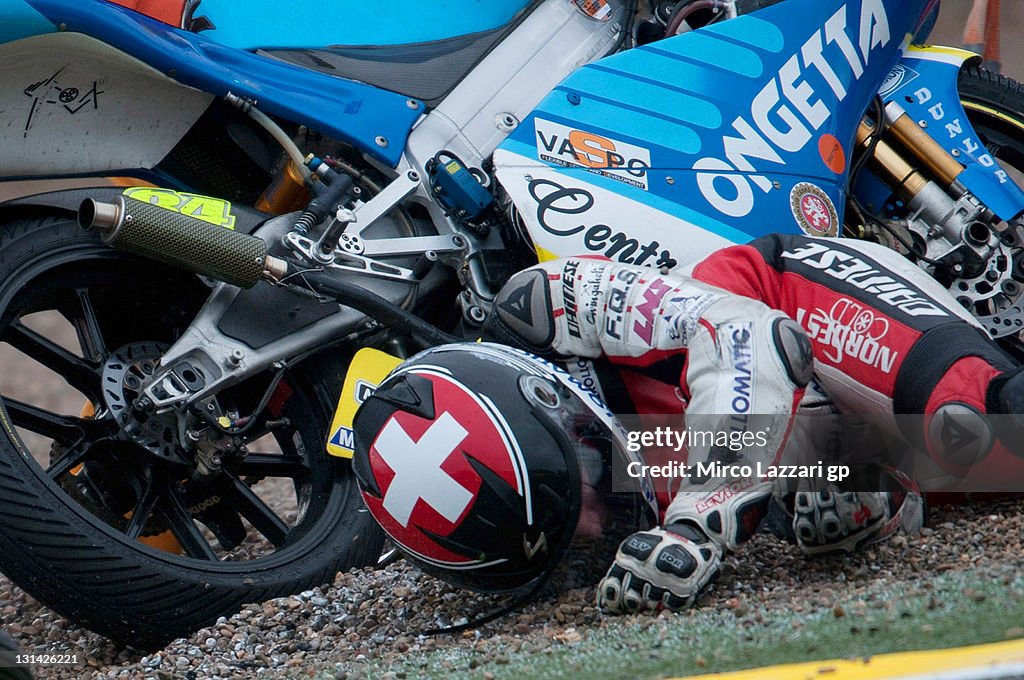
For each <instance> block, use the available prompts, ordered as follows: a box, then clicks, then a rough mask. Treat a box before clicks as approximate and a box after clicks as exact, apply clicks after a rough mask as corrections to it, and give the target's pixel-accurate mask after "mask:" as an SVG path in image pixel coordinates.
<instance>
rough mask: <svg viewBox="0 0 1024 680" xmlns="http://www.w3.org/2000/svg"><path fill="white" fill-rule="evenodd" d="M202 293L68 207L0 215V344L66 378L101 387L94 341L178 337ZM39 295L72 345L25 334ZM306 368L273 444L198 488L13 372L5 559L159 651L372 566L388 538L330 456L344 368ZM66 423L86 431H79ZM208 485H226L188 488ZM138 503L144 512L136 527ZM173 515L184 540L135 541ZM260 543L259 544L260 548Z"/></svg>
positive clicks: (48, 599) (2, 440) (6, 431)
mask: <svg viewBox="0 0 1024 680" xmlns="http://www.w3.org/2000/svg"><path fill="white" fill-rule="evenodd" d="M82 291H85V293H84V294H83V293H82ZM207 293H208V290H207V289H205V287H204V286H202V285H201V283H199V282H198V280H197V279H196V278H195V277H193V276H190V275H187V274H184V273H182V272H179V271H177V270H172V269H169V268H165V267H163V266H161V265H156V264H154V263H152V262H148V261H141V260H139V259H136V258H133V257H130V256H126V255H124V254H121V253H117V252H115V251H113V250H111V249H109V248H107V247H106V246H103V245H102V244H100V243H99V241H98V240H97V239H96V238H95V237H94V236H93V235H91V234H88V233H86V232H84V231H82V230H81V229H79V228H78V227H77V225H76V224H75V223H74V222H73V221H72V220H71V219H69V218H67V217H47V218H39V219H33V220H23V221H18V222H10V223H7V224H3V225H0V342H3V343H6V346H7V349H6V350H5V351H12V348H13V349H15V350H18V351H19V352H20V353H21V354H22V355H24V356H27V357H29V358H32V359H34V360H36V361H37V362H38V363H41V364H43V365H44V366H45V365H47V364H48V363H49V365H51V367H53V366H55V367H56V372H57V373H60V374H62V375H63V376H64V377H65V378H68V384H64V385H62V387H63V388H65V389H68V390H70V389H71V388H70V387H69V385H74V386H75V387H76V390H77V392H78V393H81V394H85V393H86V392H89V391H90V390H91V389H93V388H92V384H91V383H90V380H91V378H90V377H89V372H88V371H89V369H90V368H91V370H93V372H96V373H98V372H99V371H100V370H101V369H100V368H99V367H100V366H101V365H102V361H101V356H100V355H97V354H96V352H95V347H97V346H98V347H99V348H100V349H101V350H102V351H104V352H107V356H110V352H112V351H113V349H114V348H116V347H120V346H122V345H126V344H127V343H134V342H146V343H163V344H164V345H166V344H168V343H170V342H171V341H173V340H174V338H175V337H176V336H177V335H178V334H180V332H181V331H182V330H183V329H184V328H185V326H187V324H188V323H189V321H190V319H191V317H192V316H193V315H194V314H195V312H196V311H197V310H198V308H199V305H201V303H202V302H203V300H204V299H205V297H206V294H207ZM75 305H78V307H75ZM46 309H54V310H58V313H60V314H61V315H62V316H63V317H64V318H67V319H68V320H71V321H73V322H77V324H78V325H77V326H76V328H77V329H78V331H77V333H72V337H75V336H76V335H77V337H78V339H79V343H78V348H79V349H78V350H70V349H69V350H67V351H65V352H61V350H60V348H59V347H55V346H53V345H45V343H44V344H42V345H41V344H40V342H39V336H38V335H37V333H38V331H32V330H29V331H26V330H25V328H26V327H27V326H29V324H31V323H37V322H34V321H32V319H27V315H28V314H30V313H34V312H37V311H40V310H46ZM75 309H78V312H75ZM89 310H91V311H89ZM49 313H50V314H51V315H52V314H53V312H49ZM76 313H79V314H80V317H81V318H78V317H76V316H75V315H76ZM38 318H40V317H33V319H38ZM26 319H27V320H26ZM58 321H59V319H58ZM97 329H98V331H97ZM65 346H67V343H66V341H65ZM90 347H92V348H93V349H90ZM5 365H6V366H11V364H5ZM305 365H307V366H309V367H308V368H306V369H303V368H302V366H300V367H298V368H296V369H293V370H290V371H289V373H288V374H286V377H285V378H284V381H283V382H284V384H286V385H287V386H288V390H287V393H288V396H285V397H284V401H283V402H282V403H281V404H279V405H278V406H277V408H278V412H279V413H281V412H283V413H284V414H285V417H284V418H280V419H278V420H279V421H285V424H284V425H280V424H276V425H271V426H267V427H268V428H269V427H274V428H279V429H276V430H275V431H274V432H275V434H274V437H275V438H276V440H277V443H278V444H279V448H280V453H276V454H255V453H253V454H250V456H248V457H246V458H244V459H242V460H240V461H237V465H236V466H235V467H231V468H230V470H231V475H233V476H231V477H228V476H227V474H225V475H224V476H223V477H222V478H218V479H223V481H222V482H217V484H222V485H221V486H208V487H207V486H196V483H195V482H193V481H192V479H191V478H190V477H189V473H188V470H183V469H182V467H181V466H180V465H178V466H177V467H175V466H174V465H172V464H169V463H166V462H165V461H162V460H160V459H159V458H157V457H154V456H152V455H146V454H147V452H146V451H145V449H142V448H141V447H138V446H137V445H136V444H133V443H130V442H129V443H125V442H123V441H116V440H114V439H113V438H112V437H113V436H116V435H115V434H111V433H112V432H113V429H116V430H119V429H120V428H118V427H117V425H116V422H115V421H113V420H112V419H111V420H109V422H108V420H105V418H107V417H108V415H107V414H104V412H103V409H102V407H101V409H100V411H99V412H97V413H96V414H95V415H94V416H92V417H89V416H84V415H83V414H80V413H77V412H75V413H72V414H67V413H66V412H65V413H64V414H56V415H55V414H54V413H52V412H50V411H49V410H44V409H43V408H42V407H39V406H38V405H37V406H35V407H29V406H26V405H25V404H24V402H23V401H22V402H19V401H17V400H15V399H14V398H13V397H9V396H8V395H7V394H6V392H7V391H9V390H14V389H15V388H14V387H11V386H9V385H5V386H4V392H5V393H4V394H3V395H0V403H2V405H3V408H2V410H0V418H2V420H0V571H2V572H3V573H4V574H5V575H7V576H8V577H9V578H10V579H11V580H12V581H14V582H15V583H17V584H18V585H19V586H20V587H22V588H23V589H24V590H26V591H27V592H29V593H30V594H32V595H33V596H34V597H35V598H37V599H38V600H40V601H42V602H44V603H45V604H47V605H48V606H50V607H51V608H53V609H54V610H56V611H58V612H60V613H61V614H63V615H64V616H66V617H67V618H69V619H71V620H72V621H74V622H76V623H78V624H80V625H82V626H84V627H86V628H89V629H91V630H93V631H96V632H98V633H100V634H102V635H105V636H107V637H110V638H113V639H115V640H117V641H119V642H121V643H124V644H129V645H131V646H133V647H136V648H139V649H152V648H155V647H158V646H160V645H162V644H163V643H165V642H167V641H169V640H171V639H174V638H177V637H182V636H186V635H188V634H189V633H191V632H193V631H195V630H197V629H198V628H201V627H203V626H204V625H208V624H211V623H213V622H214V621H215V620H216V619H217V617H219V616H224V615H230V614H231V613H233V612H235V611H238V610H239V608H240V607H241V605H242V604H244V603H247V602H259V601H262V600H266V599H269V598H272V597H278V596H282V595H287V594H292V593H296V592H301V591H303V590H307V589H310V588H312V587H315V586H318V585H322V584H325V583H329V582H331V581H332V580H333V577H334V575H335V574H336V573H337V572H338V571H339V570H345V569H348V568H350V567H353V566H365V565H372V564H374V563H375V562H376V560H377V557H378V556H379V554H380V551H381V547H382V544H383V536H382V534H381V532H380V531H379V529H378V528H377V527H376V525H375V524H374V523H373V521H372V518H371V517H370V515H369V514H368V513H367V512H365V510H364V508H363V505H362V502H361V499H360V496H359V493H358V488H357V486H356V484H355V481H354V477H353V475H352V474H351V467H350V465H349V464H348V462H347V461H342V460H339V459H335V458H331V457H329V456H327V454H326V452H325V451H324V446H323V441H324V439H323V438H324V434H325V432H326V429H327V427H328V425H329V417H330V414H331V412H332V410H333V402H334V400H336V398H337V380H338V373H339V371H338V370H335V369H336V368H337V367H326V366H325V364H324V363H323V362H318V363H316V364H315V365H313V366H310V362H305ZM62 368H67V369H68V370H64V371H62V370H61V369H62ZM68 376H70V377H68ZM0 377H2V376H0ZM96 380H97V383H96V388H97V389H98V388H99V383H98V380H99V378H96ZM267 382H269V381H267ZM263 387H266V383H264V384H263ZM19 389H20V388H19ZM282 394H284V393H282ZM259 396H260V393H257V394H256V398H257V399H258V398H259ZM71 401H74V400H71ZM90 401H92V402H93V403H97V402H99V403H101V404H102V403H103V402H102V401H101V400H100V399H99V398H97V399H96V400H95V401H94V400H92V399H90ZM77 403H78V404H81V403H82V400H81V398H80V397H77ZM50 408H52V407H50V406H49V405H48V406H47V407H46V409H50ZM266 410H267V411H270V410H271V409H270V408H268V409H266ZM282 410H283V411H282ZM275 417H276V416H275ZM289 417H290V419H289ZM60 419H63V420H60ZM69 423H70V424H71V425H73V426H74V427H76V428H78V429H77V430H75V431H74V432H72V431H71V430H69V429H68V428H67V426H68V424H69ZM289 423H290V424H289ZM261 427H262V425H261ZM112 428H113V429H112ZM26 431H30V432H34V433H37V435H41V437H40V436H36V437H35V439H36V440H38V439H42V441H44V442H45V441H46V440H47V439H48V440H50V443H49V448H48V449H46V450H40V444H39V443H38V442H37V443H36V445H35V448H34V450H33V448H32V447H31V446H30V445H29V444H28V443H26V441H27V440H32V436H31V435H28V434H26V435H25V436H22V434H24V433H25V432H26ZM254 431H257V432H262V431H263V430H261V429H260V428H259V427H258V428H255V430H254ZM266 431H268V432H269V429H268V430H266ZM97 433H105V434H103V435H102V436H101V434H97ZM76 437H78V438H79V439H78V443H77V444H76V443H75V442H74V441H72V440H74V439H75V438H76ZM261 441H264V440H261ZM82 442H85V443H82ZM132 447H136V448H135V449H133V448H132ZM72 454H73V455H72ZM254 456H255V457H254ZM275 456H276V458H275ZM38 460H43V461H44V462H43V464H40V463H39V462H37V461H38ZM80 464H84V466H82V465H80ZM228 468H229V466H228V465H227V464H225V470H227V469H228ZM82 473H85V474H84V476H83V474H82ZM266 477H281V478H282V479H283V482H282V484H283V486H279V487H277V488H279V489H280V488H283V489H285V491H286V494H285V495H286V496H290V495H291V492H292V491H294V495H295V499H294V503H295V508H296V509H295V510H294V511H292V514H293V515H294V517H292V519H293V520H294V521H293V522H291V523H289V522H287V521H285V520H284V519H283V518H282V516H278V514H275V513H277V512H278V510H276V509H275V507H271V506H270V505H268V501H264V500H263V499H262V498H261V497H260V495H259V494H260V489H261V488H263V487H264V485H266V484H268V483H266V482H265V483H264V484H263V485H261V484H260V483H259V480H260V479H262V478H266ZM196 494H207V495H205V496H203V495H199V496H197V495H196ZM147 495H150V496H153V497H155V498H156V500H155V501H154V503H152V504H150V505H151V506H152V508H153V510H152V511H149V510H147V509H146V508H147V504H146V502H144V500H145V498H144V497H145V496H147ZM215 495H216V496H218V498H219V496H220V495H223V496H224V498H219V500H217V501H212V504H207V503H206V502H204V503H203V504H200V503H197V502H196V499H197V498H205V500H206V501H211V500H212V498H213V497H214V496H215ZM253 496H255V497H257V498H258V499H259V503H262V504H263V505H262V507H260V506H259V505H258V504H257V503H256V502H255V501H252V500H251V498H252V497H253ZM246 498H249V499H250V500H248V501H247V500H245V499H246ZM175 507H177V508H178V510H175ZM125 508H130V509H131V510H130V512H129V513H125V512H124V510H125ZM211 508H212V509H211ZM239 508H242V509H239ZM266 509H269V511H270V513H271V514H273V517H277V519H278V520H280V522H281V524H275V523H274V521H273V517H271V515H270V514H267V510H266ZM197 513H198V514H197ZM203 513H206V514H203ZM210 513H215V514H210ZM232 513H234V514H235V518H234V519H232ZM134 514H139V515H141V516H142V517H144V518H145V521H143V522H137V523H134V526H133V523H132V522H131V521H130V519H129V518H130V517H132V516H134ZM288 516H289V517H291V515H288ZM197 518H198V519H197ZM210 518H213V519H210ZM242 518H245V520H246V521H247V522H249V524H248V526H245V525H243V523H242V521H241V519H242ZM200 521H201V522H203V523H205V524H202V525H201V524H200V523H199V522H200ZM217 522H220V524H216V523H217ZM235 522H237V527H239V528H243V529H244V530H245V531H246V532H247V534H246V538H245V540H246V542H245V543H244V544H242V546H241V547H240V548H238V549H236V550H235V552H234V553H232V554H231V555H229V557H230V558H231V559H233V560H235V561H225V560H224V559H222V558H223V557H224V552H225V551H224V549H223V545H222V542H221V541H220V540H218V541H214V540H213V539H212V535H213V533H216V532H212V533H211V529H210V527H211V523H213V525H216V526H220V527H224V526H228V525H230V526H231V527H235ZM204 526H205V528H206V533H205V534H204V533H203V529H204ZM190 527H191V528H190ZM254 527H260V529H259V530H257V529H256V528H254ZM168 528H170V530H171V535H173V536H174V538H175V539H177V542H178V543H179V544H181V545H183V546H185V548H184V549H185V554H183V555H179V554H172V553H170V552H164V551H161V550H157V549H155V548H153V547H150V546H149V545H145V544H143V543H142V542H140V540H138V539H137V538H134V537H133V536H136V535H138V534H139V533H146V532H147V530H148V532H149V533H154V532H159V531H161V530H166V529H168ZM222 531H223V529H222ZM126 532H130V535H129V533H126ZM261 532H263V533H261ZM217 535H218V536H220V534H217ZM197 536H199V538H197ZM198 540H206V548H208V549H209V551H210V553H212V558H211V557H210V555H207V556H206V558H203V557H202V556H203V555H204V554H206V553H205V549H204V548H203V547H202V545H200V544H199V543H198V542H197V541H198ZM250 545H252V546H255V547H252V548H251V549H250ZM218 546H219V547H220V548H221V550H220V552H218V550H217V548H218ZM261 546H262V547H266V548H267V550H266V554H257V553H256V552H255V551H256V550H257V549H258V548H260V547H261ZM246 550H248V551H249V552H242V553H241V556H239V551H246Z"/></svg>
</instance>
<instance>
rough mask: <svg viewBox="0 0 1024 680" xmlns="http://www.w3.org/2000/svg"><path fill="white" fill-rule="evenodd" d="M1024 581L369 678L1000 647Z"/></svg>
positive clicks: (626, 632)
mask: <svg viewBox="0 0 1024 680" xmlns="http://www.w3.org/2000/svg"><path fill="white" fill-rule="evenodd" d="M1022 579H1024V577H1017V576H1016V573H1015V572H1012V571H1007V572H1006V576H1005V577H1004V578H993V576H992V574H991V572H987V573H986V574H985V577H984V578H982V577H980V576H979V575H978V574H976V573H974V572H972V571H966V572H955V573H947V574H944V575H943V576H941V577H938V578H935V579H933V580H932V581H931V582H930V586H931V587H930V589H927V588H926V587H923V586H922V584H921V583H903V582H901V583H898V584H895V585H887V584H885V583H876V584H874V585H873V586H871V587H870V588H869V589H868V590H867V591H866V593H865V594H863V595H861V596H859V597H852V596H846V595H843V594H839V595H838V596H837V597H838V603H839V605H840V607H841V611H839V613H840V614H842V615H841V616H837V615H836V614H837V610H836V609H834V608H833V607H831V606H829V607H827V608H819V609H815V610H813V611H804V612H802V613H795V612H792V611H788V610H786V609H785V608H784V606H782V605H781V604H780V605H779V606H771V605H769V606H767V607H763V608H759V609H751V610H750V611H747V612H745V613H744V615H743V616H742V617H737V616H736V615H735V614H734V613H733V612H732V611H717V610H716V611H709V610H703V611H694V612H688V613H686V614H681V615H677V616H670V617H665V618H657V619H646V620H641V622H640V623H634V624H625V623H622V622H621V621H617V620H615V619H610V620H609V623H608V625H607V626H605V627H602V628H598V629H594V630H590V631H580V632H581V633H582V634H583V639H582V640H581V641H580V642H578V643H576V644H571V645H567V644H562V643H559V642H555V643H553V644H552V645H551V646H550V647H548V648H546V649H545V650H543V651H541V652H539V653H533V654H527V653H524V652H518V653H512V654H506V655H505V656H504V657H501V660H500V662H498V661H487V662H485V661H484V654H483V653H482V652H476V651H473V650H470V649H464V648H448V649H439V650H436V651H433V652H431V653H426V654H425V653H410V654H408V655H406V656H405V657H404V658H403V659H402V661H401V662H400V663H398V664H394V665H391V666H387V667H385V666H384V665H382V664H371V665H370V666H369V667H365V668H361V669H360V670H364V671H365V672H366V673H367V677H369V678H379V677H381V676H382V675H383V674H384V673H386V672H388V671H391V672H394V673H397V674H404V675H405V676H406V677H408V678H421V677H423V678H450V677H474V678H482V677H483V675H484V673H491V674H493V675H494V676H495V678H497V679H502V678H531V679H533V678H537V679H543V678H580V677H582V678H585V680H610V679H613V678H614V679H618V678H629V679H631V680H632V679H640V678H657V677H674V676H686V675H696V674H701V673H712V672H721V671H729V670H737V669H744V668H754V667H758V666H766V665H773V664H779V663H792V662H800V661H811V660H820V659H831V658H853V657H861V656H870V655H875V654H882V653H886V652H895V651H906V650H918V649H940V648H945V647H954V646H961V645H968V644H979V643H984V642H997V641H1002V640H1005V639H1006V638H1007V637H1008V634H1009V636H1014V635H1016V636H1021V637H1024V631H1021V630H1020V629H1019V628H1016V627H1017V626H1020V625H1024V580H1022ZM645 624H646V625H645ZM1015 628H1016V630H1015ZM474 660H475V661H476V663H473V662H474ZM333 673H334V671H333V670H332V671H330V674H331V675H333ZM327 677H330V676H327ZM389 677H392V676H389ZM399 677H401V675H399Z"/></svg>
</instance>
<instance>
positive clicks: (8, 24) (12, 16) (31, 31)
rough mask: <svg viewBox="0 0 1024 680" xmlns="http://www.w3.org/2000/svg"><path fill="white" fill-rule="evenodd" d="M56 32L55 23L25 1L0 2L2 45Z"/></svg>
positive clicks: (9, 0)
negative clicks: (31, 36)
mask: <svg viewBox="0 0 1024 680" xmlns="http://www.w3.org/2000/svg"><path fill="white" fill-rule="evenodd" d="M54 30H56V27H55V26H54V25H53V22H51V21H48V20H47V19H46V17H44V16H43V15H42V14H40V13H39V12H37V11H36V10H34V9H32V7H30V6H29V4H28V3H27V2H25V1H24V0H0V43H8V42H11V41H13V40H19V39H21V38H27V37H29V36H30V35H39V34H40V33H52V32H53V31H54Z"/></svg>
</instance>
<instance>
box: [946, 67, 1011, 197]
mask: <svg viewBox="0 0 1024 680" xmlns="http://www.w3.org/2000/svg"><path fill="white" fill-rule="evenodd" d="M959 86H960V99H961V101H962V102H963V105H964V109H965V110H966V111H967V117H968V119H969V120H970V121H971V124H972V125H973V126H974V129H975V130H976V131H977V133H978V135H979V136H980V137H981V140H982V141H983V142H984V143H985V146H986V147H987V148H988V150H989V153H991V154H992V155H993V156H995V157H996V158H998V159H999V161H1000V162H1001V163H1002V165H1003V166H1004V167H1006V168H1007V170H1009V171H1010V174H1011V176H1012V177H1013V179H1014V181H1016V182H1018V183H1021V182H1022V181H1024V86H1022V85H1021V84H1020V83H1018V82H1017V81H1015V80H1013V79H1012V78H1007V77H1006V76H1002V75H999V74H998V73H993V72H991V71H987V70H985V69H982V68H977V67H974V66H971V67H968V68H965V69H964V70H963V71H961V73H960V85H959Z"/></svg>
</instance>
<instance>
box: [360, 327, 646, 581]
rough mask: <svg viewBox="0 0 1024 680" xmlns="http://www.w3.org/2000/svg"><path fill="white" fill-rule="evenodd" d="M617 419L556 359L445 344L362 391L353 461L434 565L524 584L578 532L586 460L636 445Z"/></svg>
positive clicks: (541, 573)
mask: <svg viewBox="0 0 1024 680" xmlns="http://www.w3.org/2000/svg"><path fill="white" fill-rule="evenodd" d="M617 422H618V421H617V420H616V419H615V418H614V416H612V415H611V414H610V413H609V412H608V410H607V408H606V407H605V406H604V404H603V402H601V400H600V398H599V397H598V396H597V395H596V394H594V393H593V392H589V391H587V390H586V389H584V388H583V386H582V384H580V383H579V382H578V381H575V380H574V379H573V378H572V377H571V376H570V375H569V374H568V373H567V372H565V371H564V370H562V369H561V368H559V367H557V366H555V365H554V364H551V363H549V362H547V361H545V360H543V359H540V358H538V357H536V356H533V355H531V354H529V353H526V352H522V351H520V350H517V349H513V348H510V347H505V346H502V345H495V344H490V343H459V344H452V345H443V346H440V347H435V348H432V349H429V350H427V351H425V352H422V353H420V354H418V355H416V356H414V357H412V358H411V359H409V360H407V361H406V362H404V363H403V364H402V365H401V366H399V367H398V368H397V369H395V370H394V371H393V372H392V373H391V374H390V375H389V376H388V377H387V378H386V379H385V380H384V382H383V383H382V384H381V385H380V387H378V388H377V389H376V390H375V392H374V393H373V394H372V396H370V397H368V398H367V399H366V401H364V402H363V404H362V406H361V407H360V408H359V411H358V412H357V413H356V416H355V422H354V427H353V429H354V435H355V455H354V457H353V469H354V471H355V475H356V479H357V481H358V484H359V488H360V491H361V493H362V496H363V500H364V502H365V503H366V506H367V508H368V509H369V511H370V513H371V514H372V515H373V517H374V519H376V521H377V523H378V524H380V526H381V527H382V528H383V529H384V531H385V532H386V533H387V534H388V536H390V537H391V539H392V540H393V541H394V542H395V543H396V544H397V545H398V546H399V547H400V548H401V550H402V551H403V552H404V553H405V554H406V557H407V559H409V560H410V561H412V562H413V563H414V564H416V565H417V566H418V567H419V568H421V569H422V570H423V571H425V572H427V573H429V574H432V575H434V576H436V577H438V578H440V579H441V580H443V581H446V582H447V583H450V584H452V585H455V586H457V587H460V588H466V589H469V590H475V591H478V592H485V593H500V592H513V591H520V590H525V589H528V588H530V587H533V586H535V585H536V584H537V583H538V582H539V581H538V579H546V578H547V577H548V576H549V575H550V574H551V572H552V571H553V570H554V567H555V565H556V564H557V563H558V561H559V560H560V558H561V557H562V555H563V553H564V552H565V551H566V550H567V548H568V546H569V544H570V542H571V541H572V538H573V535H574V533H575V530H576V524H577V521H578V518H579V516H580V508H581V505H582V494H583V489H582V486H581V484H582V479H583V477H582V475H583V474H584V472H583V467H581V462H582V463H583V465H584V466H587V465H588V463H592V462H593V461H594V460H595V458H607V457H608V456H609V454H610V448H611V450H622V451H625V447H624V446H622V445H621V442H622V441H624V439H623V433H622V431H621V425H618V424H617ZM627 455H628V454H627ZM644 495H645V497H648V496H649V501H650V499H653V492H650V491H649V490H648V491H645V494H644Z"/></svg>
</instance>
